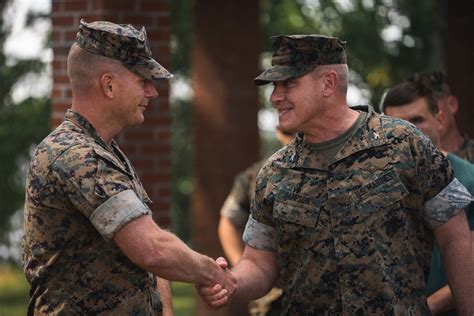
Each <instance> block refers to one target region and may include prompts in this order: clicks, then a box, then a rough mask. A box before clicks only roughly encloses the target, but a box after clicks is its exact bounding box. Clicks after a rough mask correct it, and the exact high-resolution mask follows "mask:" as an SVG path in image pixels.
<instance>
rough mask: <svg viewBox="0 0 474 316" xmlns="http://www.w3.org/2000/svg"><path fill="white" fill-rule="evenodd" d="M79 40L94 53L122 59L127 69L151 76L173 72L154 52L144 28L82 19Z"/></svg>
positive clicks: (164, 76) (78, 33) (154, 78)
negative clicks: (152, 53) (153, 55)
mask: <svg viewBox="0 0 474 316" xmlns="http://www.w3.org/2000/svg"><path fill="white" fill-rule="evenodd" d="M76 43H77V44H78V45H79V46H80V47H81V48H82V49H85V50H87V51H89V52H91V53H94V54H98V55H101V56H105V57H108V58H113V59H116V60H118V61H120V62H121V63H122V64H123V65H124V66H125V67H126V68H127V69H128V70H130V71H131V72H133V73H135V74H136V75H138V76H140V77H142V78H144V79H148V80H157V79H169V78H172V77H173V75H172V74H171V73H170V72H169V71H168V70H166V69H165V68H164V67H163V66H161V65H160V64H159V63H158V62H157V61H156V60H154V59H153V57H152V55H151V49H150V45H149V43H148V38H147V36H146V31H145V27H142V29H141V30H140V31H139V30H137V29H135V28H134V27H133V26H132V25H130V24H115V23H111V22H107V21H96V22H91V23H87V22H86V21H84V20H82V19H81V22H80V24H79V31H78V32H77V35H76Z"/></svg>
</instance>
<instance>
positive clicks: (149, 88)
mask: <svg viewBox="0 0 474 316" xmlns="http://www.w3.org/2000/svg"><path fill="white" fill-rule="evenodd" d="M145 96H146V97H147V98H148V99H154V98H156V97H157V96H158V91H157V90H156V87H155V85H154V84H153V82H152V81H150V80H147V81H146V82H145Z"/></svg>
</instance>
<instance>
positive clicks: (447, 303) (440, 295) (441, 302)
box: [427, 285, 456, 315]
mask: <svg viewBox="0 0 474 316" xmlns="http://www.w3.org/2000/svg"><path fill="white" fill-rule="evenodd" d="M427 301H428V306H429V308H430V311H431V313H432V314H433V315H436V314H439V313H444V312H447V311H449V310H452V309H454V308H455V307H456V306H455V304H454V300H453V294H452V293H451V289H450V288H449V286H448V285H446V286H444V287H442V288H440V289H439V290H438V291H436V292H434V293H433V294H431V295H430V296H429V297H428V299H427Z"/></svg>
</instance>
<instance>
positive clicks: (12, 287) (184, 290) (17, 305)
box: [0, 264, 194, 316]
mask: <svg viewBox="0 0 474 316" xmlns="http://www.w3.org/2000/svg"><path fill="white" fill-rule="evenodd" d="M29 289H30V287H29V284H28V282H27V281H26V279H25V276H24V274H23V271H22V270H21V269H20V268H19V267H16V266H11V265H2V264H0V316H24V315H26V309H27V306H28V291H29ZM171 290H172V292H173V305H174V312H175V316H190V315H192V313H193V310H194V296H193V294H194V287H193V286H192V285H189V284H186V283H181V282H172V283H171Z"/></svg>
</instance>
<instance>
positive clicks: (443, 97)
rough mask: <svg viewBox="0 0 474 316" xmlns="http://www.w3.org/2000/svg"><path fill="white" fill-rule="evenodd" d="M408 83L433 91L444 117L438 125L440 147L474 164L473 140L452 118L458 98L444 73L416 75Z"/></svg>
mask: <svg viewBox="0 0 474 316" xmlns="http://www.w3.org/2000/svg"><path fill="white" fill-rule="evenodd" d="M409 81H413V82H415V83H421V84H424V85H426V86H428V87H430V88H431V89H432V90H433V96H434V98H435V99H436V102H437V103H438V107H439V109H440V111H441V112H442V113H443V117H444V119H443V121H442V122H441V125H440V144H439V145H440V147H441V148H442V149H443V150H446V151H447V152H451V153H453V154H455V155H456V156H458V157H461V158H463V159H466V160H467V161H469V162H471V163H474V139H470V138H469V137H468V135H466V134H464V135H463V134H462V133H461V132H460V131H459V128H458V126H457V124H456V119H455V117H454V116H455V114H456V113H457V112H458V108H459V105H458V98H457V97H456V96H455V95H454V94H452V92H451V88H450V87H449V84H448V82H447V80H446V76H445V75H444V73H442V72H439V71H438V72H432V73H416V74H414V75H413V76H412V77H411V78H410V79H409Z"/></svg>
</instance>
